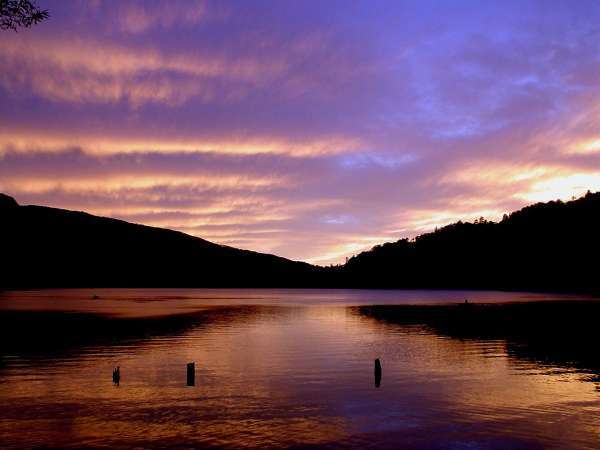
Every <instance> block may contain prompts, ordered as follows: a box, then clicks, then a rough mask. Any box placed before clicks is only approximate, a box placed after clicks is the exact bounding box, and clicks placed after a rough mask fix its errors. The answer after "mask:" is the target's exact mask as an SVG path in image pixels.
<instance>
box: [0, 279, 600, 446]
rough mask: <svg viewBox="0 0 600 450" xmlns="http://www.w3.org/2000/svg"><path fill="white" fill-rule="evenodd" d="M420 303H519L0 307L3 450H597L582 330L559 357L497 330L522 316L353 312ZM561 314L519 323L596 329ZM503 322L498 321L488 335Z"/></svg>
mask: <svg viewBox="0 0 600 450" xmlns="http://www.w3.org/2000/svg"><path fill="white" fill-rule="evenodd" d="M93 295H97V296H98V297H100V298H98V299H92V297H93ZM428 295H429V303H437V304H440V303H444V302H445V301H446V302H457V301H462V300H463V299H464V298H465V297H468V298H469V299H470V301H471V303H477V302H479V301H485V302H496V303H499V302H509V301H511V300H527V299H531V298H529V296H528V295H525V294H498V293H468V294H466V293H443V292H435V293H427V292H425V291H420V292H418V291H413V292H393V291H386V292H371V291H300V292H298V291H294V292H291V291H273V290H265V291H249V292H248V293H244V292H243V291H239V290H237V291H208V290H206V291H198V290H195V291H187V290H180V291H178V290H170V291H164V290H157V291H152V290H142V291H136V290H100V291H98V292H95V293H94V292H91V291H43V292H32V293H23V292H21V293H4V294H2V295H0V309H2V310H3V311H2V313H1V314H0V329H1V331H0V337H1V338H2V344H1V346H0V358H1V359H0V399H1V400H2V402H0V447H19V448H22V447H34V446H52V447H65V446H72V447H82V446H89V447H98V446H111V447H135V446H140V447H152V448H155V447H161V446H192V447H193V446H196V447H239V446H249V447H311V446H315V447H317V446H324V447H332V448H339V447H358V448H364V447H376V448H377V447H379V448H499V449H500V448H502V449H504V448H523V447H528V448H547V447H561V448H578V449H580V448H594V447H596V446H597V442H599V441H600V393H599V392H598V390H597V389H596V386H597V383H596V382H595V381H594V378H593V375H598V374H599V373H600V371H598V366H597V365H595V361H596V360H595V358H596V356H595V354H594V355H593V356H591V355H589V357H587V358H586V357H585V356H586V355H585V354H583V355H582V354H581V351H576V350H577V348H581V345H579V344H581V342H580V340H581V339H590V333H591V332H590V330H589V326H588V325H589V323H586V322H583V323H584V325H585V326H581V327H579V328H586V329H587V331H586V332H585V333H583V332H576V331H577V330H578V328H577V327H575V326H568V327H567V328H566V330H568V332H569V333H568V334H569V335H570V336H571V337H570V339H562V340H565V341H568V342H569V344H568V345H567V346H556V345H555V344H556V343H557V342H560V341H561V339H560V336H561V334H564V330H565V328H564V327H562V328H560V329H554V331H553V332H549V331H547V330H548V327H546V328H544V327H541V326H535V327H534V329H535V330H536V333H535V335H539V333H546V334H543V335H542V337H543V338H541V339H533V338H532V336H531V333H529V334H528V333H527V332H526V327H524V326H523V324H519V323H517V324H516V326H507V325H506V320H508V322H514V320H513V319H514V318H515V317H518V316H519V315H520V314H522V310H521V311H519V314H516V313H515V310H514V309H510V308H519V307H522V305H515V306H513V307H509V309H504V308H506V305H500V304H497V305H496V306H495V307H496V308H497V309H494V310H493V311H492V310H488V309H485V310H480V309H478V308H479V306H475V309H471V308H470V307H469V309H468V311H467V312H465V310H464V307H463V308H462V309H461V308H459V307H448V306H428V307H423V306H421V307H418V308H417V309H416V310H415V309H414V308H413V309H411V307H407V306H383V307H366V308H365V307H358V306H357V305H361V304H365V305H367V304H387V305H391V304H394V303H414V304H423V303H427V301H426V300H427V298H428ZM361 296H362V297H361ZM546 297H547V296H546ZM302 298H303V299H304V304H303V303H302ZM344 298H346V299H347V301H344ZM361 298H362V299H363V300H362V301H361ZM394 298H396V300H394ZM541 298H545V297H543V296H542V297H540V296H533V299H535V300H538V299H541ZM158 299H160V301H159V300H158ZM553 299H557V297H553ZM552 304H554V305H562V306H556V308H567V306H568V304H564V303H562V302H560V303H552ZM573 304H577V305H580V306H578V307H575V308H571V309H560V310H559V309H556V310H555V312H554V313H553V314H554V315H552V314H549V313H548V312H547V311H546V312H540V311H542V310H541V309H539V308H538V309H533V308H536V307H538V306H539V305H542V308H543V307H545V308H548V303H539V304H538V303H531V304H529V305H530V309H529V310H527V311H525V313H526V314H529V315H530V317H529V319H527V320H531V317H537V319H538V322H539V323H543V322H545V321H546V322H551V323H550V325H551V328H553V327H556V323H554V322H553V320H555V319H556V318H557V317H559V316H561V315H563V314H565V311H567V312H568V311H570V310H576V308H596V309H595V311H598V307H597V304H596V302H587V303H585V304H584V306H581V304H582V302H574V303H573ZM543 305H546V306H543ZM589 305H596V306H589ZM419 308H420V309H419ZM444 308H450V309H444ZM452 308H454V309H452ZM490 311H492V312H490ZM507 311H508V312H507ZM581 311H583V312H584V313H585V314H584V315H585V316H591V314H590V311H591V310H581V309H580V312H581ZM498 312H499V313H498ZM532 315H533V316H532ZM500 316H501V317H503V318H505V319H506V320H505V319H502V320H500V319H494V320H491V319H490V318H491V317H494V318H497V317H500ZM552 318H554V319H552ZM575 318H576V317H575V316H569V319H568V320H569V321H572V320H574V319H575ZM457 320H458V322H457ZM590 320H591V319H590ZM457 323H458V324H459V325H460V326H457V325H456V324H457ZM478 323H480V324H481V325H480V326H477V324H478ZM539 323H538V325H539ZM590 323H591V322H590ZM544 330H546V331H544ZM594 333H595V330H594ZM551 337H552V339H551ZM577 340H579V341H577ZM547 341H549V342H551V343H553V344H552V345H544V342H547ZM594 342H597V340H596V341H594ZM569 347H573V348H572V351H571V352H569ZM553 348H556V352H554V351H553ZM583 348H585V352H584V353H590V352H591V353H593V352H592V351H591V349H589V348H588V347H587V346H583ZM377 358H379V359H380V361H381V366H382V367H381V377H380V378H379V379H377V373H376V370H375V373H374V364H375V360H376V359H377ZM192 361H193V362H195V372H194V374H195V379H194V381H195V383H194V386H188V382H187V381H188V378H187V375H188V374H187V363H189V362H192ZM116 367H120V382H119V384H118V385H116V384H113V382H112V378H111V374H112V372H113V370H114V369H115V368H116ZM377 384H379V387H377Z"/></svg>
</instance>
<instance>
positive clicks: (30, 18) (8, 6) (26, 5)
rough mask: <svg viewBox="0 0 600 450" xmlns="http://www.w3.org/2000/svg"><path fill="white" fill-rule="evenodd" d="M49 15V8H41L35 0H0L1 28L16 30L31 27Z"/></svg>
mask: <svg viewBox="0 0 600 450" xmlns="http://www.w3.org/2000/svg"><path fill="white" fill-rule="evenodd" d="M48 16H49V13H48V10H46V9H40V8H39V7H38V6H37V4H36V2H35V0H0V29H2V30H15V31H17V29H18V28H20V27H30V26H31V25H35V24H36V23H40V22H41V21H42V20H45V19H47V18H48Z"/></svg>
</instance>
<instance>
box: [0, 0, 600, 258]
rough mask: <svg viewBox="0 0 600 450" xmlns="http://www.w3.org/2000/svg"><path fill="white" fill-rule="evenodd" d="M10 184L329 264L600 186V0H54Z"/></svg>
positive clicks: (29, 64)
mask: <svg viewBox="0 0 600 450" xmlns="http://www.w3.org/2000/svg"><path fill="white" fill-rule="evenodd" d="M38 3H39V5H40V6H41V7H43V8H47V9H48V10H49V11H50V13H51V17H50V19H49V20H47V21H45V22H43V23H41V24H39V25H37V26H35V27H33V28H31V29H26V30H21V31H19V32H18V33H14V32H3V33H2V40H1V41H0V62H1V63H2V67H3V70H2V73H1V74H0V92H1V93H2V98H3V102H1V103H0V118H1V120H0V192H5V193H7V194H8V195H11V196H13V197H15V198H16V199H17V201H18V202H19V203H21V204H43V205H48V206H55V207H60V208H67V209H79V210H85V211H88V212H90V213H93V214H100V215H109V216H113V217H117V218H121V219H124V220H129V221H133V222H138V223H144V224H147V225H154V226H161V227H166V228H172V229H177V230H180V231H184V232H186V233H189V234H193V235H196V236H199V237H202V238H204V239H208V240H211V241H214V242H217V243H221V244H225V245H231V246H236V247H241V248H247V249H250V250H256V251H261V252H268V253H274V254H277V255H280V256H284V257H288V258H291V259H296V260H304V261H308V262H313V263H319V264H329V263H339V262H343V261H344V259H345V257H347V256H352V255H353V254H356V253H358V252H359V251H361V250H365V249H368V248H370V247H372V246H373V245H375V244H378V243H382V242H385V241H390V240H397V239H400V238H403V237H413V236H415V235H417V234H420V233H422V232H426V231H430V230H433V229H434V228H435V227H436V226H441V225H445V224H448V223H451V222H453V221H456V220H459V219H461V220H469V219H473V218H476V217H479V216H484V217H486V218H488V219H491V220H495V219H498V218H500V217H501V216H502V214H504V213H508V212H511V211H513V210H516V209H519V208H520V207H522V206H525V205H527V204H530V203H533V202H536V201H547V200H554V199H563V200H567V199H569V198H571V197H572V196H579V195H581V194H583V193H585V192H586V191H587V190H592V191H597V190H600V78H599V77H598V75H597V74H598V73H600V51H599V50H598V46H597V44H596V43H597V42H598V41H599V40H600V29H599V28H598V26H597V24H598V23H599V22H600V4H599V3H598V2H597V1H585V0H583V1H580V2H577V3H576V4H572V3H571V4H567V3H561V2H556V4H554V5H553V6H552V8H549V7H548V6H547V3H546V2H540V1H529V2H516V1H515V2H512V1H502V2H486V3H485V4H481V3H480V2H474V1H471V0H462V1H456V2H451V3H442V2H428V1H424V2H423V1H419V2H417V1H414V2H413V1H407V2H392V1H385V0H382V1H379V2H375V3H373V2H354V3H352V4H349V3H347V2H338V1H331V2H327V3H322V2H311V1H306V2H301V3H291V2H278V1H273V2H262V3H253V2H247V3H236V2H229V1H218V2H216V1H215V2H213V1H208V0H207V1H168V2H167V1H159V0H156V1H143V2H142V1H128V2H106V1H102V0H96V1H93V2H92V1H90V2H78V1H72V2H66V1H58V0H39V1H38Z"/></svg>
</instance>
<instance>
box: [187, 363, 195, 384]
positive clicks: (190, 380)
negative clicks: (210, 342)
mask: <svg viewBox="0 0 600 450" xmlns="http://www.w3.org/2000/svg"><path fill="white" fill-rule="evenodd" d="M195 384H196V363H193V362H191V363H187V385H188V386H194V385H195Z"/></svg>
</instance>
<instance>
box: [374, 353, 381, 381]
mask: <svg viewBox="0 0 600 450" xmlns="http://www.w3.org/2000/svg"><path fill="white" fill-rule="evenodd" d="M380 385H381V361H379V358H377V359H376V360H375V387H379V386H380Z"/></svg>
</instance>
